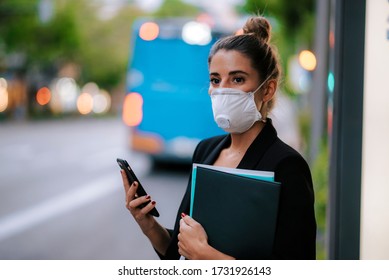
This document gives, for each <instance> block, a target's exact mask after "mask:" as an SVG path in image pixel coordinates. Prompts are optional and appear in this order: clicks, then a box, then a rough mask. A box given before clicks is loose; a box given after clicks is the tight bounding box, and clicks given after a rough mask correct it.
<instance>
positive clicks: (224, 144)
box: [203, 134, 231, 165]
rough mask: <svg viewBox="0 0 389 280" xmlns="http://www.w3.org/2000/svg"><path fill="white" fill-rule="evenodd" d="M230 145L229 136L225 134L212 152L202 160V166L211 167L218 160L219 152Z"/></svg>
mask: <svg viewBox="0 0 389 280" xmlns="http://www.w3.org/2000/svg"><path fill="white" fill-rule="evenodd" d="M230 144H231V135H230V134H227V135H226V136H225V137H224V138H223V139H222V140H221V141H220V142H219V144H217V145H216V147H215V148H214V149H213V150H212V152H211V153H209V154H208V156H207V157H206V158H205V160H204V162H203V163H204V164H208V165H212V164H213V163H214V162H215V161H216V159H217V158H218V156H219V154H220V152H221V151H222V150H223V149H224V148H227V147H228V146H229V145H230Z"/></svg>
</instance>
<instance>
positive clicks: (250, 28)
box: [243, 17, 271, 43]
mask: <svg viewBox="0 0 389 280" xmlns="http://www.w3.org/2000/svg"><path fill="white" fill-rule="evenodd" d="M270 32H271V26H270V23H269V21H268V20H267V19H266V18H264V17H252V18H249V19H248V20H247V21H246V24H245V25H244V27H243V33H244V34H254V35H255V36H256V37H257V38H258V40H259V41H261V42H263V43H269V41H270Z"/></svg>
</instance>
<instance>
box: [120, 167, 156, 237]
mask: <svg viewBox="0 0 389 280" xmlns="http://www.w3.org/2000/svg"><path fill="white" fill-rule="evenodd" d="M120 173H121V175H122V180H123V186H124V191H125V195H126V208H127V209H128V210H129V211H130V212H131V214H132V216H133V217H134V219H135V221H136V222H137V223H138V224H139V226H140V228H141V229H142V231H143V233H145V234H146V235H147V233H148V232H149V231H150V230H151V229H152V228H153V226H154V224H155V219H154V217H153V216H152V215H150V214H148V213H149V212H150V211H151V209H153V208H154V207H155V204H156V202H155V201H154V200H151V197H150V195H146V196H140V197H138V196H137V194H136V191H137V189H138V182H134V183H132V184H131V185H130V184H129V182H128V180H127V175H126V173H125V172H124V171H123V170H120ZM147 202H149V203H148V204H147V205H146V206H145V207H143V208H140V207H139V206H140V205H142V204H143V203H147Z"/></svg>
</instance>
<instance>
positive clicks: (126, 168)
mask: <svg viewBox="0 0 389 280" xmlns="http://www.w3.org/2000/svg"><path fill="white" fill-rule="evenodd" d="M116 161H117V163H118V164H119V166H120V168H121V169H123V170H124V171H125V172H126V175H127V179H128V183H129V184H130V185H131V184H132V183H133V182H134V181H137V182H138V190H137V191H136V194H137V195H138V196H144V195H147V193H146V191H145V189H144V188H143V186H142V184H141V183H140V181H139V180H138V178H137V177H136V175H135V173H134V171H133V170H132V168H131V167H130V165H129V164H128V162H127V161H126V160H124V159H120V158H118V159H116ZM149 203H150V202H146V203H143V204H142V205H141V206H140V208H143V207H145V206H146V205H147V204H149ZM149 214H150V215H153V216H155V217H159V213H158V210H157V208H155V207H154V208H153V209H151V210H150V212H149Z"/></svg>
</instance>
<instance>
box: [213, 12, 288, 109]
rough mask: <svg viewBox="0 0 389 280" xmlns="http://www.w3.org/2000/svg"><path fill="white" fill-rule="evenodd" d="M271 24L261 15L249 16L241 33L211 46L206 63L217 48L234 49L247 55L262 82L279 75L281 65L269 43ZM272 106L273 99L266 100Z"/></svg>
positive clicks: (277, 77) (269, 107)
mask: <svg viewBox="0 0 389 280" xmlns="http://www.w3.org/2000/svg"><path fill="white" fill-rule="evenodd" d="M270 38H271V25H270V23H269V21H268V20H267V19H266V18H264V17H262V16H258V17H251V18H249V19H248V20H247V21H246V24H245V25H244V27H243V34H241V35H231V36H227V37H224V38H221V39H219V40H218V41H217V42H216V43H215V44H214V45H213V46H212V48H211V51H210V53H209V56H208V64H210V63H211V61H212V58H213V56H214V55H215V54H216V53H217V52H218V51H219V50H227V51H228V50H234V51H238V52H240V53H241V54H243V55H245V56H246V57H248V58H249V59H250V61H251V64H252V67H253V68H254V69H256V70H257V71H258V74H259V77H260V79H262V82H263V81H264V80H265V79H267V78H268V79H269V80H270V79H275V80H276V81H277V82H278V80H279V79H280V76H281V66H280V63H279V60H278V53H277V51H276V50H275V48H274V47H273V46H272V45H271V44H270ZM272 107H273V100H271V101H269V102H268V110H270V109H271V108H272Z"/></svg>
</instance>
